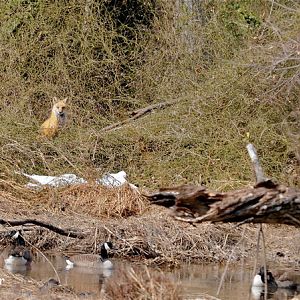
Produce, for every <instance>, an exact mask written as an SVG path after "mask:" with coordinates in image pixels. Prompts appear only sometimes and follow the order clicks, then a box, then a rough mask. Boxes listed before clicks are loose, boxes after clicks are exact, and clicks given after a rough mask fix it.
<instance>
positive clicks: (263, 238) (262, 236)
mask: <svg viewBox="0 0 300 300" xmlns="http://www.w3.org/2000/svg"><path fill="white" fill-rule="evenodd" d="M259 232H260V233H261V239H262V248H263V261H264V276H265V294H264V296H265V297H264V298H265V300H267V295H268V277H267V261H266V244H265V235H264V232H263V229H262V224H259Z"/></svg>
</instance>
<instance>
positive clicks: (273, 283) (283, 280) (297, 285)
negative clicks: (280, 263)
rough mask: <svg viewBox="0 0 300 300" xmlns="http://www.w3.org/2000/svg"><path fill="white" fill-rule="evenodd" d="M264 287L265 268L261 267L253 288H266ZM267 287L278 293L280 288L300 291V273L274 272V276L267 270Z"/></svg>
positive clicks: (255, 277)
mask: <svg viewBox="0 0 300 300" xmlns="http://www.w3.org/2000/svg"><path fill="white" fill-rule="evenodd" d="M264 286H265V274H264V267H261V268H260V269H259V272H258V273H257V274H256V275H255V276H254V279H253V282H252V287H260V288H264ZM267 286H268V290H270V291H276V290H277V289H278V288H281V289H293V290H300V273H299V274H298V273H297V272H296V271H285V270H284V271H283V270H281V271H280V270H278V271H277V272H274V275H273V274H272V273H271V272H270V271H269V270H267Z"/></svg>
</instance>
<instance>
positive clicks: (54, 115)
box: [41, 97, 67, 139]
mask: <svg viewBox="0 0 300 300" xmlns="http://www.w3.org/2000/svg"><path fill="white" fill-rule="evenodd" d="M53 103H54V104H53V107H52V111H51V115H50V117H49V118H48V119H47V120H46V121H45V122H44V123H43V124H42V125H41V133H42V135H43V136H45V137H47V138H50V139H52V138H53V137H54V136H55V135H56V134H57V132H58V130H59V128H60V127H62V126H63V125H64V124H65V122H66V113H65V108H66V106H67V98H65V99H63V100H61V101H57V98H56V97H54V98H53Z"/></svg>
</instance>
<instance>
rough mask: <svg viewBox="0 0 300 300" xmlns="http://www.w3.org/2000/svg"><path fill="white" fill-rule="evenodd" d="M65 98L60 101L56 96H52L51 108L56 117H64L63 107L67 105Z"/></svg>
mask: <svg viewBox="0 0 300 300" xmlns="http://www.w3.org/2000/svg"><path fill="white" fill-rule="evenodd" d="M67 99H68V98H65V99H63V100H61V101H58V99H57V98H56V97H54V98H53V108H52V112H53V113H54V114H55V115H56V116H57V117H61V118H63V117H65V108H66V106H67Z"/></svg>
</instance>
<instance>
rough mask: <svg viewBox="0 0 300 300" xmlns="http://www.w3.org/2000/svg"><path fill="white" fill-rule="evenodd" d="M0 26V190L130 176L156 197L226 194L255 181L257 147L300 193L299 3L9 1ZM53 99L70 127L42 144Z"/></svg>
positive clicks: (2, 7)
mask: <svg viewBox="0 0 300 300" xmlns="http://www.w3.org/2000/svg"><path fill="white" fill-rule="evenodd" d="M0 24H1V25H0V61H1V64H0V79H1V83H0V102H1V105H0V124H1V126H0V137H1V138H0V151H1V157H0V169H1V174H0V176H1V178H2V180H8V179H10V180H16V181H18V182H20V181H22V180H25V179H23V178H22V177H19V175H17V174H16V173H15V172H16V171H19V170H23V171H25V172H26V173H36V174H45V175H46V174H49V175H58V174H61V173H76V174H77V175H80V176H85V177H92V178H96V177H99V176H101V175H102V174H103V173H105V172H107V171H109V172H116V171H119V170H121V169H123V170H125V171H126V172H127V174H128V177H129V180H130V181H131V182H133V183H135V184H138V185H140V186H144V187H147V188H157V187H159V186H166V185H176V184H181V183H185V182H190V183H202V184H205V185H207V186H209V187H211V188H216V189H221V190H228V189H231V188H236V187H240V186H244V185H246V184H248V183H249V182H252V181H253V175H252V171H251V165H250V162H249V158H248V156H247V152H246V149H245V145H246V143H247V142H249V141H250V142H253V143H254V144H255V146H256V147H257V149H258V151H259V156H260V157H261V160H262V164H263V167H264V169H265V171H266V173H267V175H268V176H270V177H273V178H276V179H277V180H278V181H281V182H282V183H285V184H288V185H296V186H297V185H298V186H299V136H300V135H299V127H300V122H299V113H300V111H299V76H300V46H299V42H300V39H299V38H300V36H299V29H300V28H299V27H300V25H299V24H300V4H299V2H298V1H293V0H281V1H271V0H270V1H266V0H253V1H247V0H224V1H218V0H203V1H192V0H173V1H169V0H133V1H125V0H124V1H114V0H102V1H100V0H80V1H77V0H76V1H75V0H70V1H55V0H9V1H1V2H0ZM54 96H56V97H69V100H70V107H69V120H68V125H67V127H66V128H65V129H64V130H63V131H62V132H60V134H59V136H58V137H57V138H56V139H54V140H52V141H47V140H42V139H40V138H39V134H38V129H39V126H40V124H41V123H42V122H43V121H44V120H45V119H46V118H47V116H48V114H49V112H50V109H51V106H52V98H53V97H54ZM166 101H175V102H174V104H173V105H171V106H169V107H167V108H165V109H161V110H156V111H154V112H153V113H151V114H148V115H146V116H144V117H142V118H140V119H137V120H135V121H132V122H130V123H128V124H126V125H124V126H122V127H121V128H118V129H117V130H111V131H103V130H102V129H103V128H104V127H105V126H107V125H110V124H113V123H115V122H119V121H121V120H125V119H127V118H128V117H129V116H130V115H131V113H132V112H133V111H135V110H137V109H141V108H143V107H147V106H148V105H150V104H155V103H160V102H166Z"/></svg>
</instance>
